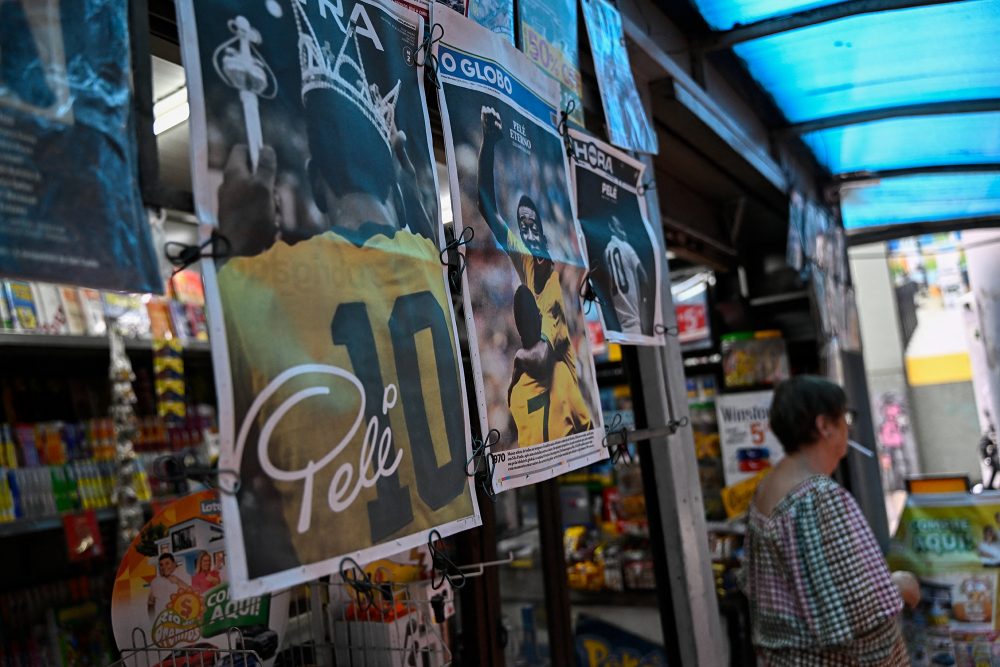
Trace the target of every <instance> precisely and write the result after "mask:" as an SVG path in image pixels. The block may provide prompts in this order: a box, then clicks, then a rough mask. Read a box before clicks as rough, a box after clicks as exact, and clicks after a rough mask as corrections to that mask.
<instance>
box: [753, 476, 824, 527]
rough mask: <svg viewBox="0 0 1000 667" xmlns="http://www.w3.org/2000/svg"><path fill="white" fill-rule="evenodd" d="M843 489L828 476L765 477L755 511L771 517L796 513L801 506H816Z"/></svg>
mask: <svg viewBox="0 0 1000 667" xmlns="http://www.w3.org/2000/svg"><path fill="white" fill-rule="evenodd" d="M838 489H842V487H841V486H840V485H839V484H837V483H836V482H835V481H833V480H832V479H830V478H829V477H828V476H826V475H820V474H815V475H807V476H804V477H802V476H799V477H792V478H781V477H780V473H774V474H773V475H769V476H768V477H765V478H764V480H763V481H762V482H761V488H760V489H759V491H758V497H757V499H756V503H755V504H754V505H755V509H756V510H757V512H758V513H760V514H763V515H764V516H769V517H772V518H774V517H778V516H780V515H782V514H787V513H790V512H791V513H795V512H796V510H798V509H799V508H800V507H801V506H803V505H805V506H813V505H815V502H816V499H817V498H820V499H822V498H824V497H826V496H830V495H836V494H837V493H838Z"/></svg>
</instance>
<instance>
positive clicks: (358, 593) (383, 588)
mask: <svg viewBox="0 0 1000 667" xmlns="http://www.w3.org/2000/svg"><path fill="white" fill-rule="evenodd" d="M340 578H341V579H342V580H343V581H344V583H345V584H347V586H349V587H350V588H351V589H352V590H353V591H354V597H355V602H357V605H358V607H359V608H360V609H361V610H365V609H368V608H370V607H374V606H375V604H376V599H375V594H376V593H378V594H379V595H380V596H381V598H382V599H381V600H380V602H384V603H386V604H388V605H389V606H392V602H393V593H392V584H391V583H389V582H384V581H383V582H375V581H372V577H371V575H370V574H368V573H367V572H365V571H364V569H363V568H362V567H361V566H360V565H358V561H356V560H354V559H353V558H351V557H350V556H348V557H347V558H344V559H343V560H341V561H340Z"/></svg>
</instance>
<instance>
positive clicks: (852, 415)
mask: <svg viewBox="0 0 1000 667" xmlns="http://www.w3.org/2000/svg"><path fill="white" fill-rule="evenodd" d="M844 421H845V422H847V426H848V428H850V427H851V426H854V425H855V424H856V423H857V421H858V411H857V410H851V409H850V408H848V409H847V410H845V411H844Z"/></svg>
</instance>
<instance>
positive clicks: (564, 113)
mask: <svg viewBox="0 0 1000 667" xmlns="http://www.w3.org/2000/svg"><path fill="white" fill-rule="evenodd" d="M574 111H576V100H569V101H567V102H566V106H565V107H564V108H563V109H562V110H561V111H560V112H559V123H558V124H557V125H556V131H558V132H559V136H561V137H562V140H563V146H564V147H565V148H566V157H568V158H569V160H570V162H576V156H575V155H574V154H573V140H572V139H570V137H569V117H570V116H571V115H572V114H573V112H574Z"/></svg>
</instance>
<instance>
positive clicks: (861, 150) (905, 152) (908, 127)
mask: <svg viewBox="0 0 1000 667" xmlns="http://www.w3.org/2000/svg"><path fill="white" fill-rule="evenodd" d="M802 139H803V140H804V141H805V142H806V145H808V146H809V148H810V149H812V152H813V153H814V154H815V155H816V158H817V159H818V160H819V162H820V164H822V165H823V166H824V167H826V168H827V169H829V170H830V172H831V173H833V174H842V173H850V172H858V171H884V170H888V169H910V168H915V167H935V166H942V165H959V164H988V163H1000V112H988V113H968V114H944V115H940V116H913V117H908V118H891V119H888V120H878V121H872V122H869V123H858V124H856V125H848V126H846V127H836V128H831V129H828V130H820V131H818V132H810V133H808V134H805V135H803V136H802Z"/></svg>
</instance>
